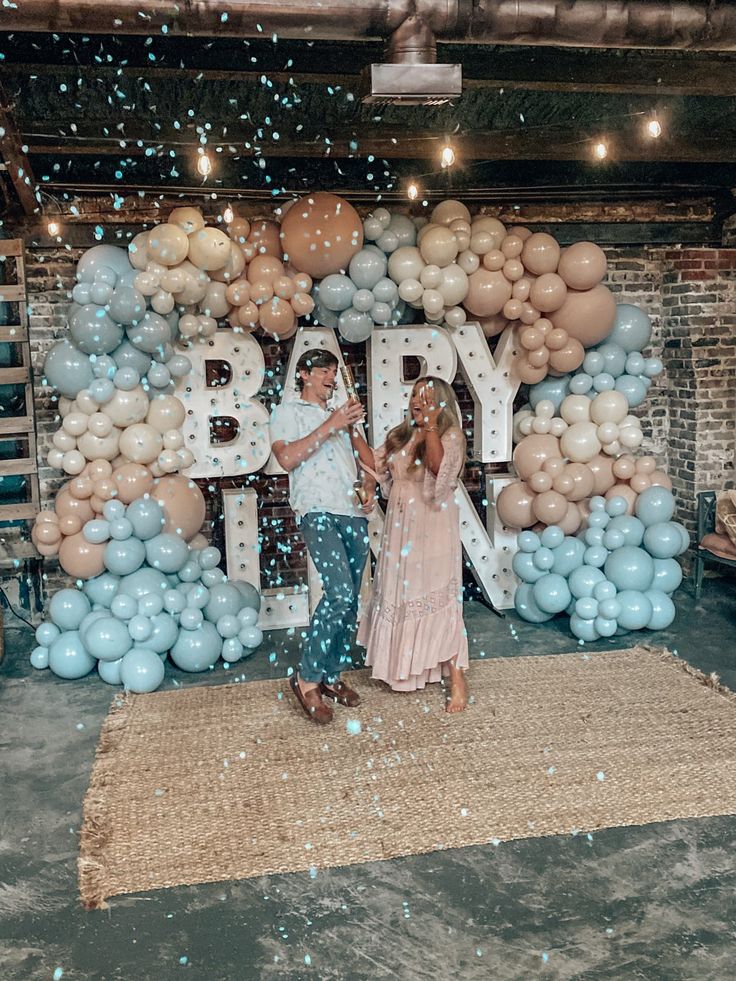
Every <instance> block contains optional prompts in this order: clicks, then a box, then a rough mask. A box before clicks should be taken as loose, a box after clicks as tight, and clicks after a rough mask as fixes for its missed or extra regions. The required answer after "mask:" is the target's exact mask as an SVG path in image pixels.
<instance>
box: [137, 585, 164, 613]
mask: <svg viewBox="0 0 736 981" xmlns="http://www.w3.org/2000/svg"><path fill="white" fill-rule="evenodd" d="M163 608H164V597H163V593H161V592H159V591H157V592H155V593H146V595H145V596H141V598H140V600H139V602H138V609H139V611H140V612H141V613H142V614H143V616H144V617H155V616H156V614H157V613H160V612H161V611H162V610H163Z"/></svg>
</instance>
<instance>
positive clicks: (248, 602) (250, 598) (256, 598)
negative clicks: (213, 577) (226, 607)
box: [230, 579, 261, 623]
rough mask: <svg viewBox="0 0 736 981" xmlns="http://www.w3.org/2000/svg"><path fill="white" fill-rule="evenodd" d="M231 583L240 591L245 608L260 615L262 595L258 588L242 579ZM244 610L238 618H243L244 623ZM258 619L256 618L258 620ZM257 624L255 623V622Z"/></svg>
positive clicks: (232, 580) (233, 580)
mask: <svg viewBox="0 0 736 981" xmlns="http://www.w3.org/2000/svg"><path fill="white" fill-rule="evenodd" d="M230 583H231V585H232V586H235V588H236V589H237V590H238V592H239V593H240V595H241V596H242V597H243V603H244V604H245V608H248V609H251V610H255V612H256V613H258V612H259V611H260V609H261V594H260V593H259V592H258V590H257V589H256V587H255V586H254V585H253V584H252V583H249V582H243V580H242V579H231V580H230ZM242 615H243V610H242V609H241V610H240V612H239V613H238V616H239V617H240V618H241V622H242ZM257 619H258V617H256V620H257ZM253 622H254V623H255V621H253Z"/></svg>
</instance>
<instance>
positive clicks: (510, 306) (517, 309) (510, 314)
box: [503, 297, 534, 350]
mask: <svg viewBox="0 0 736 981" xmlns="http://www.w3.org/2000/svg"><path fill="white" fill-rule="evenodd" d="M503 315H504V317H506V318H508V320H518V319H519V317H520V316H521V300H515V299H514V298H513V297H512V298H511V299H510V300H507V301H506V302H505V303H504V305H503ZM531 350H534V349H533V348H532V349H531Z"/></svg>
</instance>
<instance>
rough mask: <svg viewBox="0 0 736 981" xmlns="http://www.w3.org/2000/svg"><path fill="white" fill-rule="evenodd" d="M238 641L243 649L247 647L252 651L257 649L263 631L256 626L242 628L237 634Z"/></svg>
mask: <svg viewBox="0 0 736 981" xmlns="http://www.w3.org/2000/svg"><path fill="white" fill-rule="evenodd" d="M238 640H240V642H241V643H242V645H243V647H247V648H250V649H251V650H252V649H254V648H256V647H258V645H259V644H260V643H261V642H262V640H263V631H261V630H259V628H258V627H256V626H251V627H243V628H241V630H240V633H239V634H238Z"/></svg>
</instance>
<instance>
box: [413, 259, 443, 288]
mask: <svg viewBox="0 0 736 981" xmlns="http://www.w3.org/2000/svg"><path fill="white" fill-rule="evenodd" d="M419 282H420V283H421V284H422V286H423V287H424V288H425V290H436V289H437V288H438V287H439V285H440V283H441V282H442V270H441V269H440V267H439V266H435V265H429V266H425V267H424V269H422V271H421V273H420V275H419Z"/></svg>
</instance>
